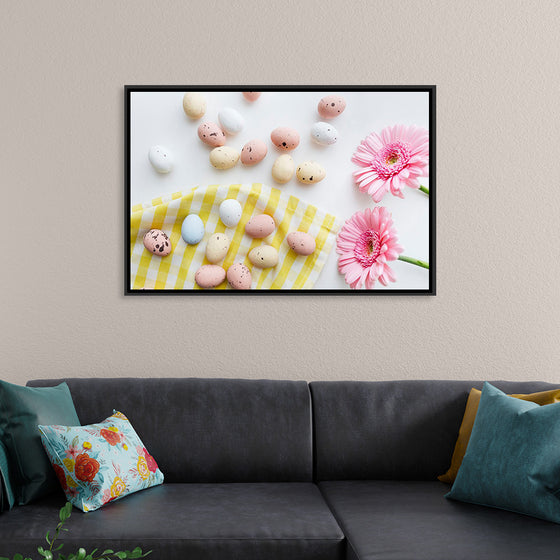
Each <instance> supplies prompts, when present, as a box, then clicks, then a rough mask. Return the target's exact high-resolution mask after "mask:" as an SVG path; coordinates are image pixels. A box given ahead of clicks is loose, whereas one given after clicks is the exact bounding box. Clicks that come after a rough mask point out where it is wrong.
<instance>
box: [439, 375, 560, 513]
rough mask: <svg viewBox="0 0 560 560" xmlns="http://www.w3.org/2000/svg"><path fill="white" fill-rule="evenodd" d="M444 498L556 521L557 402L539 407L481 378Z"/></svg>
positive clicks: (559, 476) (559, 497) (559, 471)
mask: <svg viewBox="0 0 560 560" xmlns="http://www.w3.org/2000/svg"><path fill="white" fill-rule="evenodd" d="M446 498H451V499H454V500H459V501H463V502H470V503H473V504H479V505H483V506H490V507H495V508H500V509H505V510H509V511H514V512H517V513H523V514H526V515H531V516H533V517H538V518H540V519H545V520H547V521H554V522H555V523H560V403H556V404H547V405H544V406H540V405H538V404H536V403H533V402H529V401H525V400H521V399H516V398H513V397H508V396H507V395H506V394H505V393H503V392H502V391H500V390H499V389H497V388H496V387H494V386H493V385H491V384H490V383H485V384H484V387H483V389H482V395H481V397H480V405H479V407H478V412H477V414H476V419H475V422H474V426H473V431H472V435H471V438H470V440H469V445H468V447H467V452H466V453H465V457H464V459H463V462H462V464H461V468H460V469H459V473H458V474H457V478H456V479H455V483H454V484H453V487H452V488H451V491H450V492H449V493H448V494H446Z"/></svg>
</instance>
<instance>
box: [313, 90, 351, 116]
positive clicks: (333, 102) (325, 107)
mask: <svg viewBox="0 0 560 560" xmlns="http://www.w3.org/2000/svg"><path fill="white" fill-rule="evenodd" d="M344 109H346V100H345V99H344V97H341V96H340V95H327V96H325V97H323V99H321V101H319V104H318V105H317V112H318V113H319V115H321V116H322V117H323V118H324V119H333V118H334V117H338V115H340V113H342V111H344Z"/></svg>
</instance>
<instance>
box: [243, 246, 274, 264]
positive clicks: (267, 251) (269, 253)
mask: <svg viewBox="0 0 560 560" xmlns="http://www.w3.org/2000/svg"><path fill="white" fill-rule="evenodd" d="M249 260H250V261H251V262H252V263H253V264H254V265H255V266H257V267H259V268H273V267H275V266H276V265H277V264H278V251H277V250H276V249H275V248H274V247H272V245H261V246H260V247H255V248H254V249H252V250H251V251H250V252H249Z"/></svg>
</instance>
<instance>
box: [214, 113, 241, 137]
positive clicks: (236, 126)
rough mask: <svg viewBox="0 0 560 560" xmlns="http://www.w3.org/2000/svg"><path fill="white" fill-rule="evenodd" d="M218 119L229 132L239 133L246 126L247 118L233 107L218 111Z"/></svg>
mask: <svg viewBox="0 0 560 560" xmlns="http://www.w3.org/2000/svg"><path fill="white" fill-rule="evenodd" d="M218 120H219V121H220V125H221V127H222V128H223V129H224V130H225V131H226V133H227V134H237V133H238V132H241V130H243V127H244V126H245V119H244V118H243V117H242V116H241V115H240V114H239V113H238V112H237V111H236V110H235V109H232V108H231V107H225V108H224V109H222V110H221V111H220V112H219V113H218Z"/></svg>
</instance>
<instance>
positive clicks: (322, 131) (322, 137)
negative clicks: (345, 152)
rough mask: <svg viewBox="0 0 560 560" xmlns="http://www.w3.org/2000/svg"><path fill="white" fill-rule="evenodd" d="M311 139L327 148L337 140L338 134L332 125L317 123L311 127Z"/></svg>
mask: <svg viewBox="0 0 560 560" xmlns="http://www.w3.org/2000/svg"><path fill="white" fill-rule="evenodd" d="M311 138H312V139H313V140H315V142H317V144H321V146H328V145H329V144H334V143H335V142H336V141H337V140H338V132H337V131H336V128H335V127H334V126H333V125H332V124H329V123H326V122H317V123H315V124H314V125H313V126H312V127H311Z"/></svg>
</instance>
